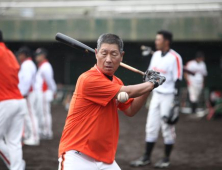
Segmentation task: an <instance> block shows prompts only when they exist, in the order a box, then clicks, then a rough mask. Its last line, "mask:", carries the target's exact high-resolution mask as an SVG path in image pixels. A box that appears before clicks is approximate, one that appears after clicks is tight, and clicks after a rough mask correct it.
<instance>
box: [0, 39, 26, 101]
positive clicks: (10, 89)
mask: <svg viewBox="0 0 222 170" xmlns="http://www.w3.org/2000/svg"><path fill="white" fill-rule="evenodd" d="M0 61H1V62H0V68H1V69H0V101H2V100H10V99H21V98H23V97H22V95H21V93H20V91H19V89H18V83H19V80H18V71H19V64H18V62H17V60H16V58H15V56H14V54H13V53H12V52H11V51H10V50H9V49H8V48H7V47H6V46H5V44H4V43H0Z"/></svg>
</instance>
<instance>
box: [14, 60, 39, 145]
mask: <svg viewBox="0 0 222 170" xmlns="http://www.w3.org/2000/svg"><path fill="white" fill-rule="evenodd" d="M36 71H37V69H36V66H35V64H34V62H33V61H32V59H31V58H27V59H26V60H25V61H23V62H22V64H21V68H20V71H19V85H18V86H19V89H20V92H21V94H22V95H23V96H27V97H26V101H27V105H28V111H29V114H27V115H26V117H25V128H24V137H25V140H24V143H25V144H28V145H38V144H39V130H38V129H39V127H38V119H37V115H36V108H35V107H36V94H35V91H34V90H33V87H34V83H35V76H36Z"/></svg>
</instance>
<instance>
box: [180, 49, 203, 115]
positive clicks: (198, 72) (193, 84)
mask: <svg viewBox="0 0 222 170" xmlns="http://www.w3.org/2000/svg"><path fill="white" fill-rule="evenodd" d="M186 69H187V70H189V71H192V72H193V73H194V75H189V74H187V73H184V77H185V79H186V82H187V88H188V92H189V98H190V102H191V108H192V113H193V114H195V113H196V108H197V103H198V99H199V96H200V94H201V91H202V90H203V88H204V83H205V78H206V76H207V68H206V64H205V63H204V53H203V52H197V54H196V57H195V59H194V60H191V61H189V62H188V63H187V65H186Z"/></svg>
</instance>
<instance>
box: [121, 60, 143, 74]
mask: <svg viewBox="0 0 222 170" xmlns="http://www.w3.org/2000/svg"><path fill="white" fill-rule="evenodd" d="M120 66H122V67H124V68H126V69H128V70H131V71H133V72H135V73H139V74H141V75H143V76H144V75H145V73H144V72H143V71H141V70H138V69H136V68H134V67H131V66H129V65H127V64H125V63H122V62H121V63H120Z"/></svg>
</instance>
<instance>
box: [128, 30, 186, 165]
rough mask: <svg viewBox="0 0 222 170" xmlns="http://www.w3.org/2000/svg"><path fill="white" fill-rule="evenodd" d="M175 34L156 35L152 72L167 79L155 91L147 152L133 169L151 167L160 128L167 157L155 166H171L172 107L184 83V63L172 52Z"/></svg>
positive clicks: (150, 108)
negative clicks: (182, 82)
mask: <svg viewBox="0 0 222 170" xmlns="http://www.w3.org/2000/svg"><path fill="white" fill-rule="evenodd" d="M171 43H172V34H171V33H170V32H168V31H165V30H162V31H159V32H157V35H156V40H155V46H156V49H157V51H156V52H155V53H154V54H153V56H152V59H151V62H150V65H149V69H153V70H155V71H158V72H160V74H161V75H163V76H165V77H166V82H165V83H164V84H163V85H162V86H160V87H158V88H156V89H155V90H154V91H153V96H152V99H151V102H150V107H149V112H148V117H147V124H146V150H145V154H144V155H143V156H142V157H140V158H139V159H137V160H135V161H132V162H131V166H134V167H138V166H144V165H147V164H150V163H151V153H152V150H153V147H154V145H155V142H156V141H157V138H158V134H159V131H160V128H161V130H162V135H163V138H164V144H165V156H164V158H163V159H161V160H160V161H158V162H157V163H156V164H155V167H156V168H164V167H168V166H169V165H170V159H169V158H170V153H171V151H172V149H173V144H174V142H175V127H174V125H173V124H174V123H175V122H176V121H175V122H172V121H171V120H170V118H171V117H172V115H171V109H172V108H174V107H172V104H173V103H177V101H178V100H179V99H178V95H179V83H180V81H181V80H182V70H183V68H182V67H183V65H182V59H181V57H180V55H179V54H178V53H177V52H176V51H174V50H172V49H171V48H170V47H171Z"/></svg>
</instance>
